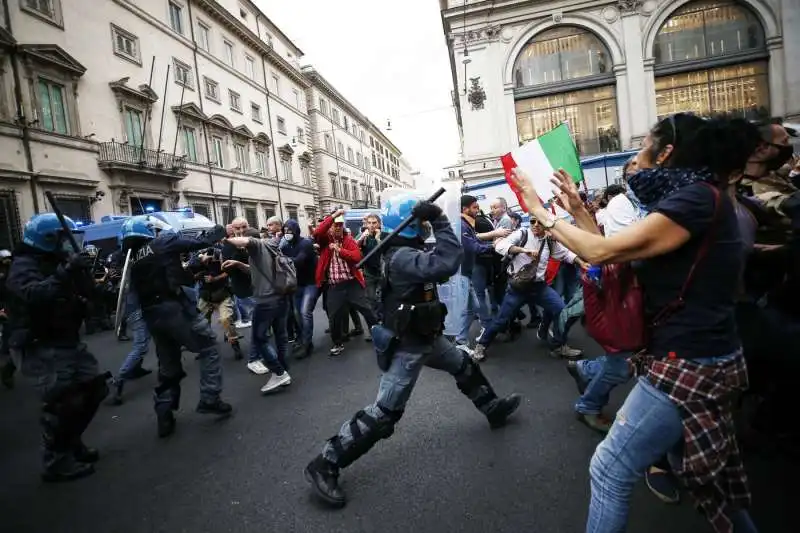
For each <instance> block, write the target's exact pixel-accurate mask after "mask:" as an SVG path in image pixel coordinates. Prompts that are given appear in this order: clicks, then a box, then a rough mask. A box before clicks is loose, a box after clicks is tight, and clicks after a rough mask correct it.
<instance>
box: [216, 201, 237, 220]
mask: <svg viewBox="0 0 800 533" xmlns="http://www.w3.org/2000/svg"><path fill="white" fill-rule="evenodd" d="M220 210H221V211H222V221H223V222H224V223H228V222H230V221H231V220H233V219H234V218H236V206H235V205H234V206H232V209H231V210H230V211H229V210H228V206H227V205H221V206H220Z"/></svg>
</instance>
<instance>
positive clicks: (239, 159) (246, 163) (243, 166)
mask: <svg viewBox="0 0 800 533" xmlns="http://www.w3.org/2000/svg"><path fill="white" fill-rule="evenodd" d="M236 166H237V167H238V169H239V170H240V171H241V172H249V171H250V154H248V152H247V146H245V145H243V144H240V143H236Z"/></svg>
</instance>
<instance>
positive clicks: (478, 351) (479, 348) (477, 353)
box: [472, 344, 486, 363]
mask: <svg viewBox="0 0 800 533" xmlns="http://www.w3.org/2000/svg"><path fill="white" fill-rule="evenodd" d="M484 359H486V346H484V345H483V344H476V345H475V349H474V350H473V351H472V360H473V361H475V362H476V363H480V362H481V361H483V360H484Z"/></svg>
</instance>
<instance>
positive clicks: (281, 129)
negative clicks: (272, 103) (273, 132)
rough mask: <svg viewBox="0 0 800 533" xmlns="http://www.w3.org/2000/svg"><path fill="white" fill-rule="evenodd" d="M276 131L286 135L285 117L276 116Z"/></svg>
mask: <svg viewBox="0 0 800 533" xmlns="http://www.w3.org/2000/svg"><path fill="white" fill-rule="evenodd" d="M278 133H282V134H283V135H286V119H284V118H283V117H278Z"/></svg>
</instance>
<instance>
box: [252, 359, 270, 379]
mask: <svg viewBox="0 0 800 533" xmlns="http://www.w3.org/2000/svg"><path fill="white" fill-rule="evenodd" d="M247 370H249V371H250V372H252V373H253V374H256V375H259V376H262V375H264V374H266V373H268V372H269V369H268V368H267V367H266V366H265V365H264V363H263V362H262V361H261V360H258V361H253V362H252V363H247Z"/></svg>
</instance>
